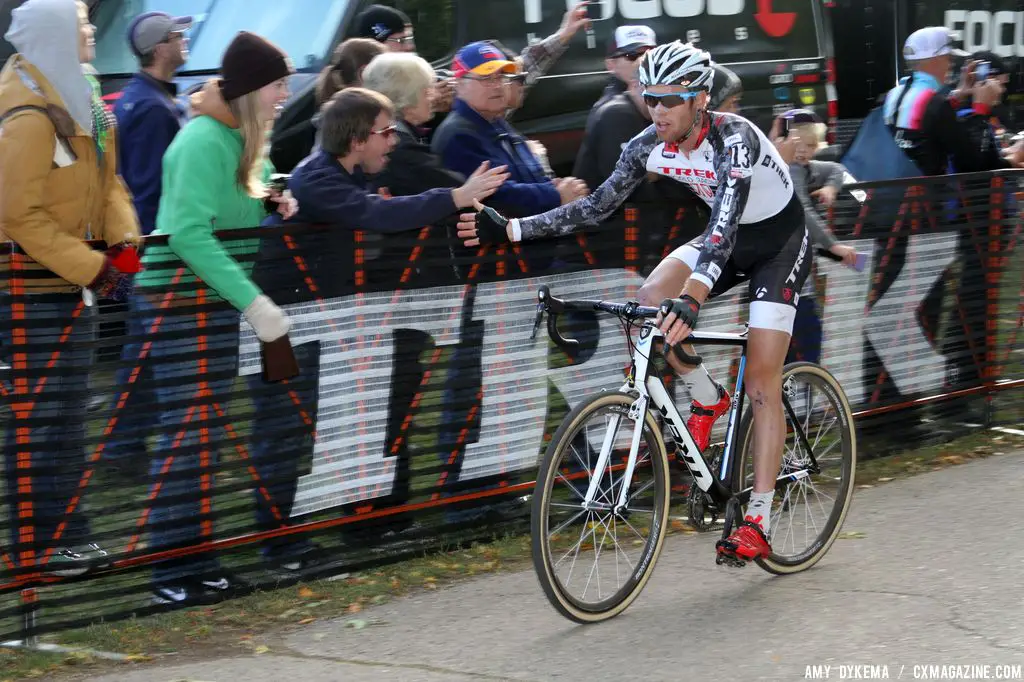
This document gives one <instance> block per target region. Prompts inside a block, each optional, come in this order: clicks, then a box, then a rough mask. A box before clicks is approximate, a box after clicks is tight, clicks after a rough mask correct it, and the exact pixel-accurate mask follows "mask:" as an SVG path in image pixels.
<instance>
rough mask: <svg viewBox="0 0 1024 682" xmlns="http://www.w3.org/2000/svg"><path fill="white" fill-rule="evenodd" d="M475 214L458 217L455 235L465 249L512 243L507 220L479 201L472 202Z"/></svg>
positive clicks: (464, 214)
mask: <svg viewBox="0 0 1024 682" xmlns="http://www.w3.org/2000/svg"><path fill="white" fill-rule="evenodd" d="M473 208H474V209H476V213H463V214H461V215H459V224H458V227H457V234H458V236H459V239H461V240H462V242H463V244H465V245H466V246H467V247H472V246H481V245H486V244H501V243H504V242H511V241H512V234H511V229H510V227H509V219H508V218H506V217H505V216H503V215H501V214H500V213H498V212H497V211H495V210H494V209H493V208H488V207H487V206H484V205H483V204H481V203H480V201H479V200H474V201H473Z"/></svg>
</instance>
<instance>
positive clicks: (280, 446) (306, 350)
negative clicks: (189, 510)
mask: <svg viewBox="0 0 1024 682" xmlns="http://www.w3.org/2000/svg"><path fill="white" fill-rule="evenodd" d="M295 359H296V360H297V361H298V364H299V376H297V377H295V378H293V379H290V380H289V381H288V383H287V384H284V383H273V384H268V383H266V382H265V381H263V377H262V376H261V375H259V374H253V375H250V376H249V377H248V378H247V382H248V387H249V395H250V397H251V398H252V401H253V406H254V407H255V410H256V411H255V415H254V416H253V444H252V458H253V463H254V464H255V465H256V471H257V473H258V474H259V477H260V480H259V483H260V485H261V486H262V489H261V488H260V486H256V488H255V489H254V490H253V495H254V496H255V501H256V527H257V530H261V531H266V530H273V529H275V528H280V527H281V526H282V525H283V524H284V523H286V522H287V521H288V519H289V517H290V516H291V513H292V505H293V503H294V502H295V488H296V485H297V482H298V478H299V476H300V475H302V474H303V473H308V469H311V468H312V461H313V432H314V431H315V429H316V410H317V386H318V381H319V375H320V347H319V345H318V344H315V343H314V344H305V345H301V346H299V347H297V348H295ZM293 397H294V398H295V399H297V400H298V402H299V404H298V405H296V404H295V400H293ZM303 416H305V418H303ZM307 420H309V423H307ZM300 462H302V463H303V467H302V469H303V471H299V463H300ZM268 496H269V501H268V499H267V498H268ZM275 511H276V514H275ZM312 548H313V545H312V543H311V542H310V541H309V540H307V539H305V538H296V537H295V536H281V537H277V538H271V539H269V540H266V541H265V542H264V543H263V556H264V557H265V558H267V559H277V560H283V559H286V558H289V557H294V556H296V555H299V554H302V553H303V552H306V551H309V550H311V549H312Z"/></svg>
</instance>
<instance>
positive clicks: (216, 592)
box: [196, 571, 252, 597]
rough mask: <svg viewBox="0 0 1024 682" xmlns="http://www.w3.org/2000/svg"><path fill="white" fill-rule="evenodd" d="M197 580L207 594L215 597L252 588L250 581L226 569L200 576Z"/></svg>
mask: <svg viewBox="0 0 1024 682" xmlns="http://www.w3.org/2000/svg"><path fill="white" fill-rule="evenodd" d="M196 581H197V584H198V585H199V586H200V587H201V588H202V589H203V590H205V591H206V592H207V594H209V595H212V596H215V597H229V596H230V597H233V596H237V595H239V594H243V593H245V592H248V591H249V590H251V589H252V586H251V585H250V584H249V583H247V582H245V581H244V580H242V579H241V578H239V577H238V576H236V575H232V574H230V573H227V572H226V571H221V572H220V573H218V574H216V575H205V576H200V577H198V578H196Z"/></svg>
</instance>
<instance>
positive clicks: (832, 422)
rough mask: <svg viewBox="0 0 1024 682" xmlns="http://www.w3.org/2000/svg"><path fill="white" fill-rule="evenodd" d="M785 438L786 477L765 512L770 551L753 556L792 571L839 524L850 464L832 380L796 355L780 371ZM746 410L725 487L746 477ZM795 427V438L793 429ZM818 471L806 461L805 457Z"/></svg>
mask: <svg viewBox="0 0 1024 682" xmlns="http://www.w3.org/2000/svg"><path fill="white" fill-rule="evenodd" d="M782 394H783V402H784V403H787V402H788V404H789V407H790V408H791V410H792V411H790V410H786V409H785V407H783V410H784V412H785V416H786V442H785V445H784V447H783V457H782V469H781V472H780V476H783V475H787V474H788V475H790V476H792V480H788V481H786V482H785V483H784V484H783V483H780V484H777V485H776V488H775V501H774V503H773V504H772V512H771V545H772V553H771V555H770V556H769V557H768V558H767V559H758V560H757V563H758V565H759V566H760V567H761V568H763V569H765V570H766V571H768V572H770V573H776V574H784V573H798V572H800V571H804V570H807V569H808V568H810V567H811V566H813V565H814V564H816V563H817V562H818V561H819V560H820V559H821V558H822V557H823V556H825V553H826V552H828V550H829V548H830V547H831V546H832V543H833V542H835V539H836V537H837V536H838V535H839V531H840V529H841V528H842V526H843V521H844V520H845V518H846V513H847V511H849V509H850V501H851V500H852V498H853V484H854V476H855V474H856V469H857V434H856V431H855V429H854V423H853V413H852V412H851V410H850V403H849V402H848V401H847V399H846V394H845V393H844V392H843V389H842V387H841V386H840V385H839V382H838V381H836V379H835V377H833V376H832V375H831V374H830V373H829V372H828V371H826V370H825V369H823V368H822V367H820V366H818V365H815V364H813V363H809V362H796V363H792V364H789V365H786V367H785V368H784V369H783V372H782ZM752 412H753V411H752V410H751V411H748V412H747V413H746V414H745V415H744V419H743V421H742V423H741V426H740V436H739V439H738V441H737V442H738V443H739V445H740V449H739V451H740V455H739V461H737V462H736V466H735V467H734V468H733V490H737V491H741V490H746V489H748V488H750V487H751V486H752V485H753V483H754V463H753V453H754V429H753V413H752ZM800 434H803V436H804V437H803V438H801V435H800ZM808 448H809V449H810V452H811V453H813V455H814V461H816V462H817V465H818V472H817V473H813V474H812V473H811V472H810V471H809V469H808V467H809V465H810V463H811V457H810V456H809V454H808Z"/></svg>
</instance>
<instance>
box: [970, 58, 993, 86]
mask: <svg viewBox="0 0 1024 682" xmlns="http://www.w3.org/2000/svg"><path fill="white" fill-rule="evenodd" d="M991 72H992V64H991V63H990V62H978V65H977V66H976V67H974V76H975V78H977V81H978V82H979V83H984V82H985V81H987V80H988V77H989V74H990V73H991Z"/></svg>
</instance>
